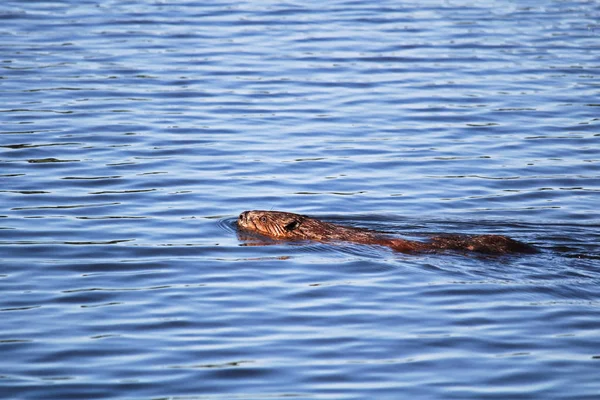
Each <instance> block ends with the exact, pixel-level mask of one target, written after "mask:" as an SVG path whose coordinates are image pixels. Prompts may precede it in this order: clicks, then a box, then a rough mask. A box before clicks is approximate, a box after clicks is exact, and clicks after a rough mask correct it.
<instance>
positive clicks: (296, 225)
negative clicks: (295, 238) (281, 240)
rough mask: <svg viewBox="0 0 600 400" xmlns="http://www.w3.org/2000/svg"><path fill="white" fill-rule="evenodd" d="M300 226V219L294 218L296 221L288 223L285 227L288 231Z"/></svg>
mask: <svg viewBox="0 0 600 400" xmlns="http://www.w3.org/2000/svg"><path fill="white" fill-rule="evenodd" d="M299 226H300V221H296V220H294V221H292V222H290V223H289V224H287V225H286V226H284V227H283V229H285V230H286V231H288V232H291V231H293V230H294V229H296V228H297V227H299Z"/></svg>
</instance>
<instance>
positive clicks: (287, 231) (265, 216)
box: [238, 210, 308, 239]
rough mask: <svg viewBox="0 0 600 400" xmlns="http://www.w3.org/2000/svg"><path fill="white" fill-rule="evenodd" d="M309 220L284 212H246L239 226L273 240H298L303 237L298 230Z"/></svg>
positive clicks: (241, 215)
mask: <svg viewBox="0 0 600 400" xmlns="http://www.w3.org/2000/svg"><path fill="white" fill-rule="evenodd" d="M307 218H308V217H307V216H305V215H299V214H292V213H287V212H282V211H262V210H254V211H244V212H243V213H241V214H240V216H239V218H238V226H239V227H240V228H241V229H244V230H247V231H252V232H256V233H260V234H262V235H265V236H269V237H271V238H273V239H296V238H298V237H299V236H301V235H299V232H298V231H297V229H298V228H299V227H300V225H301V224H302V222H303V221H304V220H306V219H307Z"/></svg>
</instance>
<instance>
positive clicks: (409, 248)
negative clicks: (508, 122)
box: [238, 210, 535, 254]
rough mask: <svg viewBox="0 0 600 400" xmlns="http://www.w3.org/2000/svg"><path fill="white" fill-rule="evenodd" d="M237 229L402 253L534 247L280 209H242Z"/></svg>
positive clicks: (502, 239) (505, 239)
mask: <svg viewBox="0 0 600 400" xmlns="http://www.w3.org/2000/svg"><path fill="white" fill-rule="evenodd" d="M238 227H239V228H240V229H243V230H246V231H250V232H255V233H259V234H261V235H264V236H267V237H270V238H272V239H282V240H314V241H319V242H332V241H342V242H353V243H359V244H370V245H380V246H387V247H390V248H392V249H393V250H396V251H400V252H402V253H413V252H422V251H438V250H456V251H474V252H478V253H487V254H506V253H532V252H535V249H534V248H533V247H531V246H529V245H528V244H525V243H522V242H518V241H516V240H513V239H511V238H508V237H506V236H501V235H439V236H433V237H431V238H430V240H429V241H428V242H418V241H411V240H405V239H400V238H389V237H387V236H386V235H385V234H383V233H381V232H377V231H372V230H369V229H361V228H353V227H347V226H343V225H337V224H332V223H329V222H324V221H321V220H318V219H315V218H310V217H307V216H306V215H299V214H293V213H288V212H282V211H263V210H254V211H244V212H243V213H241V214H240V216H239V218H238Z"/></svg>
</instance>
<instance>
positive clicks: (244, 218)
mask: <svg viewBox="0 0 600 400" xmlns="http://www.w3.org/2000/svg"><path fill="white" fill-rule="evenodd" d="M247 219H248V211H244V212H243V213H241V214H240V218H239V220H240V221H243V222H245V221H246V220H247Z"/></svg>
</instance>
